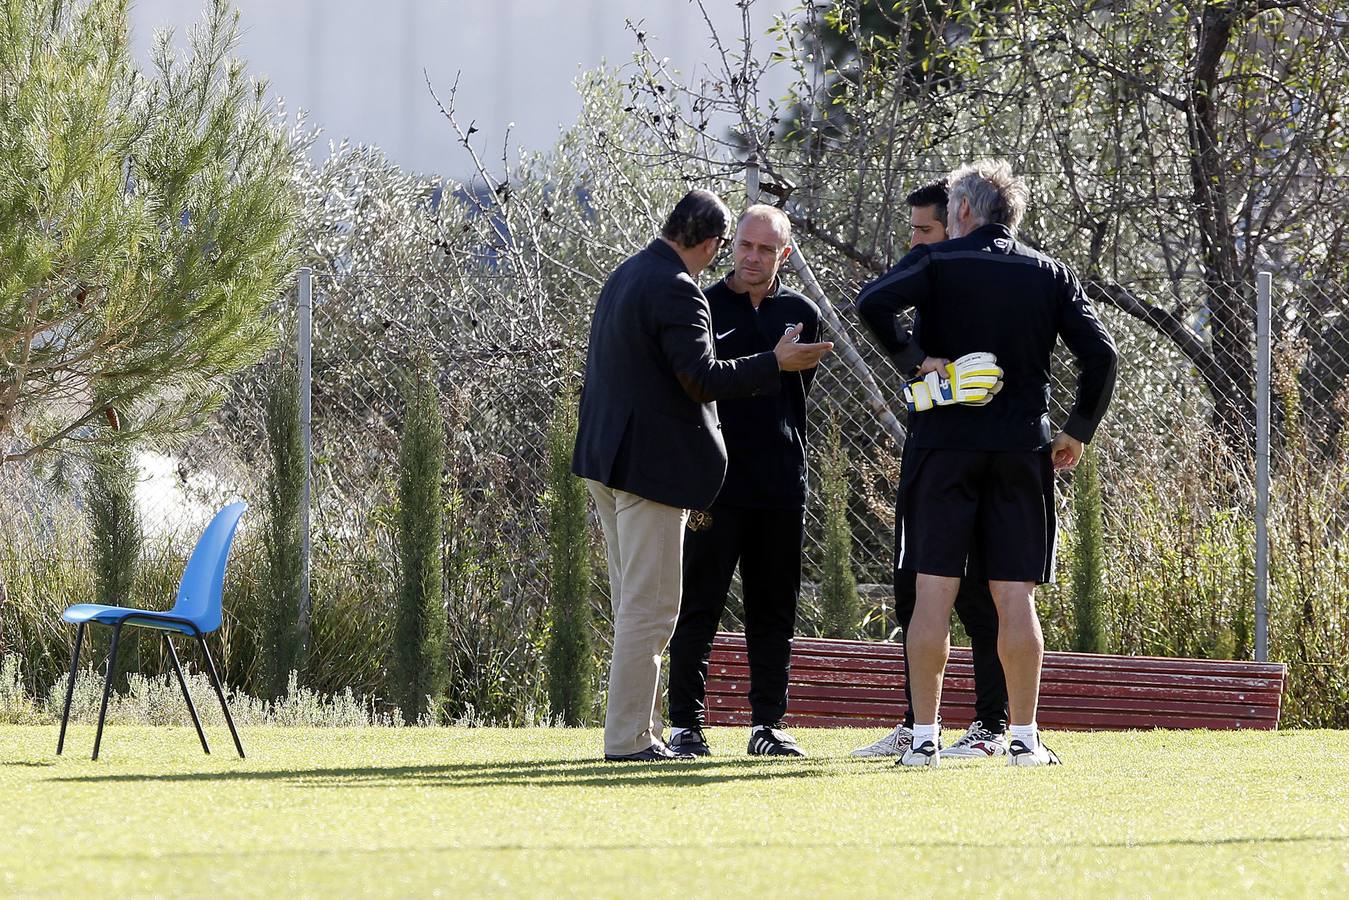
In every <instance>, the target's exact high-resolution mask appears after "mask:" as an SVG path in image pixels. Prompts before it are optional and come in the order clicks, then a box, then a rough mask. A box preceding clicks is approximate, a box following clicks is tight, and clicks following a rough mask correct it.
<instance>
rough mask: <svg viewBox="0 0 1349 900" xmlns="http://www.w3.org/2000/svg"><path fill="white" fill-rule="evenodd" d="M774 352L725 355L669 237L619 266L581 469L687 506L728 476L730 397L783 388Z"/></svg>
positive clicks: (707, 496)
mask: <svg viewBox="0 0 1349 900" xmlns="http://www.w3.org/2000/svg"><path fill="white" fill-rule="evenodd" d="M780 381H781V380H780V379H779V378H778V364H777V358H776V357H775V356H774V355H773V353H772V351H771V350H770V351H767V352H764V353H758V354H755V355H754V356H749V357H744V358H741V359H731V360H719V359H717V356H716V352H715V351H714V349H713V340H712V314H711V312H710V311H709V309H708V305H707V299H706V298H705V297H704V296H703V292H702V291H700V290H699V289H698V285H697V284H696V283H695V282H694V280H693V278H691V277H690V276H689V273H688V270H687V269H685V268H684V263H683V261H682V260H681V259H680V258H679V254H677V253H675V251H674V249H673V248H672V247H670V246H669V245H668V244H666V243H665V242H664V241H662V240H655V241H652V242H651V243H650V244H649V245H647V247H646V249H645V250H642V251H641V252H640V253H638V254H636V255H635V256H631V257H629V258H628V259H627V260H625V261H624V262H623V263H622V265H620V266H619V267H618V268H617V269H615V270H614V273H613V274H612V275H610V276H609V280H608V282H606V283H605V285H604V289H603V290H602V291H601V292H600V298H599V301H598V302H597V303H596V304H595V317H594V319H593V320H592V321H591V323H590V348H589V351H588V353H587V355H586V371H585V384H584V386H583V387H582V389H581V411H580V422H579V426H578V428H577V433H576V448H575V450H574V451H573V453H572V462H571V470H572V472H574V473H575V474H577V475H579V476H581V477H582V478H589V479H591V480H593V481H598V482H600V483H602V484H605V485H608V486H609V487H611V488H614V489H615V490H621V491H628V492H629V493H633V494H637V495H638V496H641V497H645V498H646V499H648V500H654V501H656V502H657V503H664V504H665V505H667V506H676V507H680V508H683V509H705V508H706V507H708V506H710V505H711V503H712V500H713V499H714V498H715V497H716V496H717V491H718V490H719V489H720V488H721V482H722V479H723V478H725V477H726V444H725V442H724V441H723V440H722V436H721V423H720V421H719V420H718V418H717V405H716V403H715V402H714V401H715V400H717V399H718V398H721V397H747V396H753V395H755V394H759V393H770V392H775V391H777V390H779V387H780Z"/></svg>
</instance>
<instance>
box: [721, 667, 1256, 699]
mask: <svg viewBox="0 0 1349 900" xmlns="http://www.w3.org/2000/svg"><path fill="white" fill-rule="evenodd" d="M749 674H750V670H749V667H748V666H745V665H738V666H733V665H727V664H718V665H713V666H711V667H709V670H708V675H709V680H717V681H724V680H728V679H731V680H746V679H748V678H749ZM973 680H974V672H973V670H972V669H971V668H970V667H968V666H948V667H947V674H946V681H945V687H944V688H943V690H950V688H951V687H952V686H953V685H955V686H969V687H971V688H972V687H973ZM791 683H792V684H809V685H827V684H836V685H841V686H853V685H855V686H871V687H875V688H877V689H894V690H901V689H903V686H904V676H903V673H902V670H898V669H896V670H891V671H865V670H863V671H854V670H847V669H829V668H815V669H797V668H796V666H795V664H793V666H792V677H791ZM1040 690H1041V693H1044V694H1054V693H1078V694H1088V693H1101V694H1106V695H1114V694H1115V693H1116V692H1119V691H1124V692H1128V693H1131V694H1135V695H1137V696H1149V695H1151V696H1163V695H1166V696H1183V697H1187V698H1189V699H1194V700H1200V699H1204V698H1207V697H1211V696H1214V695H1230V696H1233V697H1235V698H1237V700H1240V701H1243V702H1244V701H1247V700H1251V701H1255V700H1257V699H1259V698H1263V699H1264V700H1265V701H1266V702H1271V703H1272V702H1275V701H1276V700H1277V698H1278V697H1279V696H1280V694H1281V688H1280V686H1279V685H1277V684H1275V683H1271V682H1268V681H1260V680H1258V679H1231V678H1205V677H1202V676H1189V677H1182V676H1174V675H1173V676H1158V677H1151V678H1147V677H1139V678H1136V679H1131V680H1130V683H1129V684H1122V683H1121V682H1120V680H1119V679H1118V678H1115V677H1111V678H1108V679H1102V678H1094V677H1092V676H1090V675H1088V674H1086V673H1082V672H1057V671H1054V670H1048V669H1047V670H1045V672H1044V673H1043V676H1042V678H1041V686H1040Z"/></svg>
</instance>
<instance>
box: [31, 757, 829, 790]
mask: <svg viewBox="0 0 1349 900" xmlns="http://www.w3.org/2000/svg"><path fill="white" fill-rule="evenodd" d="M778 765H781V764H780V763H771V762H764V761H762V760H751V759H725V760H701V761H693V762H660V763H609V762H598V761H595V760H565V759H546V760H531V761H521V762H503V763H445V764H441V765H427V766H368V767H360V768H321V769H298V768H297V769H270V770H262V771H247V770H241V771H234V772H180V773H172V774H166V775H157V774H154V773H152V772H140V773H127V774H108V775H77V776H68V777H63V778H53V779H51V780H52V781H58V782H74V783H109V782H154V781H161V782H174V781H186V782H193V781H204V782H219V781H269V780H276V781H290V782H295V783H298V784H306V785H309V786H320V787H393V786H398V785H400V784H408V783H415V784H416V786H417V787H451V788H453V787H491V786H494V785H512V784H527V785H531V786H537V787H628V786H642V785H647V786H662V787H664V786H671V787H681V786H697V785H703V784H717V783H719V782H725V781H737V780H743V779H752V780H755V781H761V780H764V779H769V778H811V777H815V776H817V775H819V774H821V773H822V772H823V771H825V770H824V768H823V767H821V766H818V765H814V766H809V765H808V766H806V767H802V765H801V764H800V763H795V764H792V765H791V767H790V768H775V766H778Z"/></svg>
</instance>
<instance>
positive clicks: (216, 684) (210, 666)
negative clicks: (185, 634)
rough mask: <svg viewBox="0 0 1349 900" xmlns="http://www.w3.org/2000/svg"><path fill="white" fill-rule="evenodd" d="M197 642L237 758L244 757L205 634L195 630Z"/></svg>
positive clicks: (241, 744)
mask: <svg viewBox="0 0 1349 900" xmlns="http://www.w3.org/2000/svg"><path fill="white" fill-rule="evenodd" d="M197 643H199V644H201V655H202V656H204V657H206V672H207V674H209V675H210V676H211V687H213V688H215V695H216V696H217V697H219V698H220V708H221V709H223V710H224V711H225V724H226V725H228V726H229V727H230V734H231V735H233V737H234V748H235V749H236V750H238V751H239V758H240V759H243V758H244V745H243V743H242V742H241V741H240V740H239V732H238V731H237V730H236V729H235V727H234V717H233V716H231V715H230V705H229V704H228V703H226V702H225V691H224V689H223V688H221V687H220V676H219V675H218V674H216V670H215V662H214V661H213V660H212V659H211V651H210V649H208V648H207V646H206V636H205V635H203V634H202V633H201V632H200V631H198V632H197Z"/></svg>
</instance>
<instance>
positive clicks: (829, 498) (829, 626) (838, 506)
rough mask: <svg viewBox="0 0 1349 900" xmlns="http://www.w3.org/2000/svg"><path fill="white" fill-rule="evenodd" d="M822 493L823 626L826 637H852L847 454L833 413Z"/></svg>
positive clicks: (855, 616)
mask: <svg viewBox="0 0 1349 900" xmlns="http://www.w3.org/2000/svg"><path fill="white" fill-rule="evenodd" d="M820 493H821V494H823V495H824V566H823V568H824V572H823V577H822V578H821V580H820V593H821V595H822V596H821V601H822V607H823V608H822V610H821V612H822V614H823V622H822V626H821V627H822V630H823V631H824V635H825V636H826V637H840V638H853V637H856V636H857V628H858V624H859V620H860V614H859V603H858V600H857V579H856V578H855V577H854V576H853V570H852V526H851V525H850V524H849V522H848V497H849V488H848V456H847V454H846V453H845V452H844V449H843V430H842V428H841V427H840V426H839V423H838V419H837V418H836V417H833V416H831V417H830V419H829V433H828V439H827V441H826V444H825V453H824V459H823V460H822V461H821V464H820Z"/></svg>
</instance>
